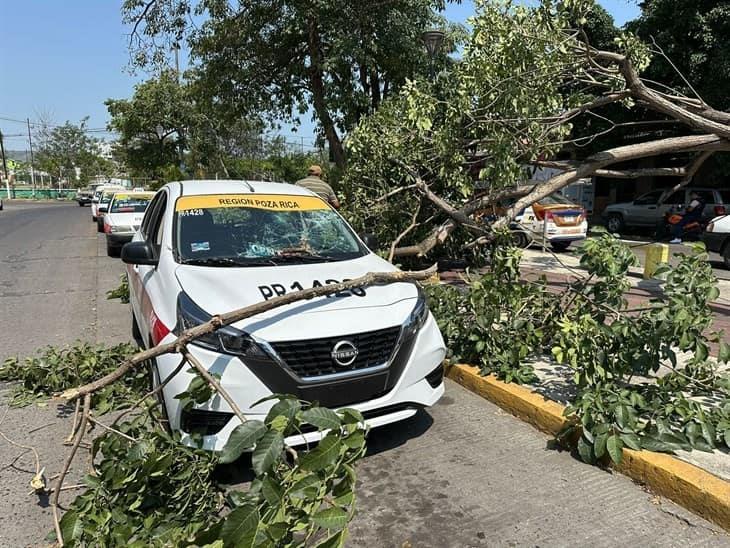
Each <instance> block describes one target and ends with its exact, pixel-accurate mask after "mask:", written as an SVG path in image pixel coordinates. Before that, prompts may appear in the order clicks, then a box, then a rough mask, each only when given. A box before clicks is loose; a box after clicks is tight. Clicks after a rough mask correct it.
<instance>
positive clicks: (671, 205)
mask: <svg viewBox="0 0 730 548" xmlns="http://www.w3.org/2000/svg"><path fill="white" fill-rule="evenodd" d="M686 203H687V191H686V189H684V188H682V189H680V190H677V191H676V192H673V193H672V194H671V195H669V196H667V198H665V199H664V200H662V203H661V204H660V205H659V207H658V208H657V218H656V220H655V222H659V221H661V220H662V219H663V218H664V215H666V213H667V212H668V211H669V210H670V209H671V210H673V211H679V209H680V208H682V207H683V206H684V205H685V204H686Z"/></svg>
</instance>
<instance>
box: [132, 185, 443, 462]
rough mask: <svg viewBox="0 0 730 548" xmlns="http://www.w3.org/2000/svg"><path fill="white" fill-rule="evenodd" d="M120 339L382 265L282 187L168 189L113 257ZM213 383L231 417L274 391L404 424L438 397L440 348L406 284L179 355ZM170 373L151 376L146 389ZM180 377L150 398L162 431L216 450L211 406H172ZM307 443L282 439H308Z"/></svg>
mask: <svg viewBox="0 0 730 548" xmlns="http://www.w3.org/2000/svg"><path fill="white" fill-rule="evenodd" d="M122 260H123V261H124V262H125V263H127V265H128V266H127V273H128V276H129V287H130V301H131V304H132V310H133V314H134V316H133V334H134V336H135V338H136V339H137V340H138V341H139V342H140V343H141V344H142V345H144V346H147V347H149V346H152V345H156V344H158V343H161V342H169V341H172V340H174V338H175V334H176V333H180V332H181V331H183V330H184V329H188V328H190V327H193V326H195V325H199V324H201V323H203V322H205V321H207V320H209V319H210V318H211V316H212V315H215V314H220V313H224V312H229V311H231V310H233V309H236V308H240V307H244V306H247V305H252V304H254V303H257V302H261V301H265V300H267V299H271V298H273V297H275V296H277V295H284V294H286V293H288V292H292V291H297V290H301V289H304V288H308V287H315V286H321V285H323V284H330V283H335V282H337V281H340V280H347V279H351V278H355V277H358V276H361V275H363V274H365V273H367V272H374V271H381V272H382V271H393V270H395V267H394V266H393V265H392V264H390V263H388V262H386V261H385V260H383V259H382V258H380V257H378V256H377V255H375V254H374V253H372V252H371V251H370V250H368V249H367V247H366V246H365V245H364V244H363V242H362V241H361V240H360V239H359V238H358V237H357V236H356V235H355V233H354V232H353V230H352V229H351V228H350V226H349V225H348V224H347V223H346V222H345V221H344V220H343V219H342V217H340V216H339V214H338V213H337V212H335V211H334V210H333V209H332V208H331V207H330V206H329V205H328V204H327V203H325V202H324V201H322V200H321V199H320V198H319V197H317V196H316V195H314V194H312V193H311V192H310V191H308V190H306V189H304V188H302V187H299V186H294V185H288V184H282V183H262V182H246V181H184V182H175V183H169V184H167V185H166V186H164V187H163V188H162V189H161V190H159V191H158V192H157V194H156V195H155V197H154V198H153V200H152V202H151V203H150V204H149V206H148V208H147V211H146V213H145V216H144V219H143V221H142V226H141V227H140V230H139V231H138V232H137V234H136V235H135V236H134V238H133V240H132V242H131V243H128V244H126V245H125V246H124V247H123V248H122ZM189 348H190V351H191V353H192V354H193V355H194V356H195V357H196V358H197V359H198V360H199V361H200V362H201V363H202V364H203V366H204V367H206V368H208V370H209V371H210V372H211V373H216V374H218V375H220V382H221V384H222V385H223V387H224V388H226V389H227V391H228V392H229V393H230V394H231V396H232V397H233V398H234V399H235V401H236V403H237V405H238V406H239V407H240V408H241V410H242V411H243V413H244V414H246V415H247V416H248V417H250V418H259V419H263V418H264V417H265V415H266V413H267V412H268V410H269V409H270V407H271V406H272V405H273V404H274V403H275V402H274V401H271V400H269V401H266V402H264V403H261V404H259V405H254V404H255V403H256V402H258V401H259V400H261V399H262V398H265V397H267V396H271V395H272V394H277V393H280V394H281V393H283V394H293V395H295V396H297V397H298V398H300V399H302V400H307V401H316V402H319V404H320V405H323V406H327V407H331V408H339V407H345V406H346V407H353V408H356V409H358V410H360V411H361V412H362V413H363V415H364V416H365V418H366V422H367V423H368V424H369V425H370V426H371V427H376V426H380V425H383V424H388V423H392V422H395V421H400V420H403V419H406V418H408V417H411V416H412V415H414V414H415V413H416V412H417V410H418V409H419V408H421V407H425V406H430V405H433V404H434V403H436V401H437V400H438V399H439V398H440V397H441V395H442V394H443V393H444V385H443V368H442V360H443V359H444V356H445V352H446V349H445V346H444V341H443V339H442V337H441V333H440V332H439V329H438V327H437V325H436V322H435V321H434V319H433V317H432V315H431V314H430V312H429V310H428V307H427V304H426V300H425V297H424V295H423V292H422V291H421V289H420V287H418V286H417V285H416V284H412V283H393V284H389V285H384V286H373V287H366V288H357V289H352V290H350V291H343V292H341V293H337V294H335V295H331V296H329V297H322V298H317V299H312V300H309V301H300V302H296V303H292V304H290V305H287V306H283V307H280V308H276V309H273V310H271V311H269V312H266V313H263V314H260V315H257V316H255V317H252V318H249V319H246V320H242V321H240V322H238V323H236V324H234V325H232V326H228V327H225V328H223V329H220V330H219V331H217V332H216V333H214V334H211V335H209V336H206V337H203V338H201V339H198V340H196V341H195V343H194V344H191V345H190V347H189ZM179 363H180V356H179V355H175V354H167V355H164V356H161V357H159V358H157V359H156V361H155V363H154V365H153V372H152V374H153V379H154V383H156V384H157V385H159V383H160V382H161V379H166V378H167V377H168V376H169V375H170V374H171V373H172V372H173V371H174V370H175V369H176V368H177V366H178V364H179ZM186 369H187V368H183V370H182V371H181V372H180V373H178V374H177V375H175V376H174V377H173V378H172V380H171V381H170V382H169V383H168V384H166V385H165V387H164V388H163V390H162V396H163V397H162V399H163V401H164V407H165V410H166V412H167V416H168V420H169V423H170V426H171V428H172V429H174V430H179V431H181V434H182V438H183V441H184V442H186V443H192V442H193V440H194V439H199V440H202V442H201V443H202V446H203V447H204V448H206V449H210V450H220V449H221V448H222V447H223V446H224V445H225V442H226V440H227V439H228V436H229V435H230V433H231V431H232V430H233V428H234V427H235V426H237V424H238V419H237V418H236V417H235V416H234V414H233V413H232V412H231V409H230V408H229V406H228V405H227V404H226V402H225V401H224V400H223V399H222V398H220V397H218V396H216V397H214V398H213V399H212V400H210V401H209V402H207V403H205V404H203V405H196V406H194V407H192V408H190V407H189V406H184V405H182V404H181V402H180V400H179V399H176V398H175V396H176V395H178V394H180V393H182V392H183V391H185V390H186V388H187V387H188V385H189V383H190V381H191V379H192V378H193V375H192V374H191V373H189V372H186ZM319 438H320V434H319V433H317V432H305V433H302V434H298V435H296V436H293V437H291V438H289V439H288V440H287V442H288V443H289V444H291V445H297V444H302V443H307V442H310V441H315V440H317V439H319Z"/></svg>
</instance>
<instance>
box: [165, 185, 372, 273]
mask: <svg viewBox="0 0 730 548" xmlns="http://www.w3.org/2000/svg"><path fill="white" fill-rule="evenodd" d="M174 222H175V249H176V256H177V257H178V259H179V260H180V261H181V262H195V261H197V260H200V259H218V260H220V261H221V262H223V261H229V262H232V263H233V262H235V263H240V264H243V265H245V264H255V263H258V264H283V263H289V264H291V263H297V262H326V261H336V260H346V259H353V258H356V257H361V256H363V255H364V254H365V253H366V250H365V249H364V248H363V247H362V245H361V244H360V242H359V240H358V239H357V237H356V236H355V234H354V233H353V232H352V230H351V229H350V227H349V226H348V225H347V223H345V222H344V221H343V219H342V218H341V217H340V216H339V215H338V214H337V213H336V212H335V211H334V210H332V208H330V207H329V205H327V204H326V203H325V202H324V201H323V200H321V199H320V198H318V197H315V196H286V195H261V194H258V195H254V196H252V195H248V194H247V195H238V194H226V195H217V196H185V197H182V198H179V199H178V200H177V204H176V206H175V221H174ZM209 262H210V261H209Z"/></svg>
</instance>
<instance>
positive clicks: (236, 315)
mask: <svg viewBox="0 0 730 548" xmlns="http://www.w3.org/2000/svg"><path fill="white" fill-rule="evenodd" d="M435 272H436V265H433V266H432V267H431V268H428V269H426V270H420V271H415V272H407V271H401V270H398V271H395V272H371V273H369V274H365V275H364V276H360V277H359V278H355V279H354V280H349V281H346V282H339V283H336V284H329V285H324V286H320V287H312V288H310V289H305V290H303V291H296V292H294V293H287V294H286V295H281V296H280V297H274V298H273V299H269V300H268V301H263V302H260V303H256V304H253V305H250V306H246V307H244V308H239V309H237V310H233V311H231V312H227V313H225V314H219V315H217V316H214V317H213V318H212V319H211V320H209V321H207V322H205V323H203V324H201V325H198V326H195V327H192V328H190V329H188V330H186V331H183V332H182V333H181V334H180V335H179V336H178V337H177V338H176V339H175V340H174V341H172V342H169V343H165V344H159V345H157V346H155V347H153V348H150V349H148V350H144V351H142V352H138V353H137V354H135V355H134V356H132V357H131V358H129V359H128V360H126V361H125V362H124V363H122V365H120V366H119V367H118V368H117V369H115V370H114V371H112V372H111V373H109V374H108V375H105V376H104V377H102V378H100V379H98V380H96V381H94V382H90V383H88V384H85V385H83V386H79V387H76V388H71V389H69V390H66V391H65V392H63V393H62V394H60V397H62V398H64V399H66V400H68V401H73V400H76V399H77V398H80V397H82V396H86V395H88V394H91V393H93V392H95V391H97V390H99V389H100V388H103V387H105V386H108V385H110V384H111V383H113V382H115V381H117V380H119V379H120V378H122V377H123V376H124V375H125V374H126V373H128V372H129V371H131V370H132V369H134V368H136V367H138V366H139V365H140V364H142V363H144V362H145V361H147V360H150V359H152V358H156V357H157V356H161V355H163V354H169V353H173V352H180V351H181V350H182V349H183V348H184V347H185V345H186V344H188V343H190V342H191V341H193V340H195V339H197V338H198V337H200V336H202V335H207V334H208V333H212V332H213V331H216V330H217V329H219V328H221V327H223V326H226V325H230V324H232V323H235V322H238V321H240V320H244V319H246V318H250V317H252V316H256V315H257V314H262V313H264V312H268V311H269V310H272V309H274V308H278V307H281V306H285V305H288V304H292V303H295V302H298V301H302V300H309V299H313V298H316V297H324V296H327V295H332V294H334V293H338V292H341V291H345V290H347V289H353V288H356V287H364V286H371V285H385V284H389V283H395V282H415V281H422V280H425V279H427V278H429V277H431V276H432V275H433V274H434V273H435Z"/></svg>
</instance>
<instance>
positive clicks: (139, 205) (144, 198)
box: [109, 194, 153, 213]
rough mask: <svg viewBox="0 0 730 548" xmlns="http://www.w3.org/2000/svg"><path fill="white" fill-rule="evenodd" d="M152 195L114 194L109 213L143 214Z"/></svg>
mask: <svg viewBox="0 0 730 548" xmlns="http://www.w3.org/2000/svg"><path fill="white" fill-rule="evenodd" d="M152 196H153V195H152V194H115V195H114V200H112V203H111V204H110V208H109V211H110V213H144V211H145V209H147V205H148V204H149V203H150V200H151V199H152Z"/></svg>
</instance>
